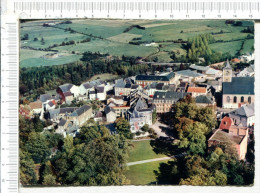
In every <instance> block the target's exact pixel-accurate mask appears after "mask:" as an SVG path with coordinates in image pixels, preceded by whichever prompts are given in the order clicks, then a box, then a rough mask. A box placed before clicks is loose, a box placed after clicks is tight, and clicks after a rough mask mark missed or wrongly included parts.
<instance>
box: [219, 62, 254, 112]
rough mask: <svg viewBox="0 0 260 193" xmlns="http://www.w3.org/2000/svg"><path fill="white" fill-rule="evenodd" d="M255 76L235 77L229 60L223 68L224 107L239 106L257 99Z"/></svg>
mask: <svg viewBox="0 0 260 193" xmlns="http://www.w3.org/2000/svg"><path fill="white" fill-rule="evenodd" d="M254 82H255V78H254V77H233V76H232V68H231V66H230V64H229V62H228V61H226V63H225V68H224V69H223V83H222V107H223V108H239V107H241V106H242V105H243V104H251V103H254V101H255V91H254Z"/></svg>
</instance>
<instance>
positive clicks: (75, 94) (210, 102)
mask: <svg viewBox="0 0 260 193" xmlns="http://www.w3.org/2000/svg"><path fill="white" fill-rule="evenodd" d="M242 59H243V58H242ZM242 59H237V60H242ZM243 60H246V59H245V58H244V59H243ZM231 62H233V63H236V62H237V61H236V60H234V59H233V60H232V61H231ZM222 64H223V63H222ZM168 70H169V69H168ZM216 93H220V94H222V95H221V96H222V99H221V100H222V101H220V104H222V105H220V106H219V107H221V108H222V109H233V111H231V112H230V113H229V114H228V115H227V117H224V118H223V120H222V121H221V124H220V127H219V129H217V131H216V132H214V134H213V135H212V137H211V138H210V139H209V146H213V145H215V144H217V143H220V142H221V138H222V137H221V136H223V135H225V136H226V137H229V138H230V139H232V140H233V141H234V143H235V144H236V148H237V150H238V152H239V156H240V159H244V157H245V153H246V145H247V138H248V131H249V130H248V129H249V128H251V127H252V125H253V124H254V100H255V96H254V65H250V66H249V67H246V68H245V69H243V70H242V71H241V72H239V73H237V74H235V73H233V71H232V67H231V65H230V63H229V61H228V60H227V61H226V62H224V68H223V70H218V69H216V68H214V65H211V66H198V65H195V64H192V65H190V66H189V69H186V70H180V71H176V72H173V71H171V70H169V71H168V72H164V73H159V72H158V73H154V74H145V75H137V76H135V77H128V78H122V79H118V80H115V81H114V82H110V83H109V82H104V81H101V80H100V79H98V80H94V81H89V82H85V83H82V84H81V85H79V86H77V85H73V84H69V83H68V84H64V85H61V86H59V87H58V88H57V89H56V92H55V94H53V95H49V94H43V95H40V97H39V99H38V100H37V101H35V102H31V103H29V104H28V105H20V110H19V112H20V114H21V115H23V116H25V117H26V118H28V119H30V118H32V117H33V116H34V115H35V114H38V115H39V116H40V118H41V119H42V120H50V121H51V122H52V123H53V125H52V126H53V127H54V128H55V129H56V132H57V133H60V134H63V135H67V134H69V135H72V136H75V135H76V133H77V132H79V130H80V127H81V126H82V125H84V124H85V123H86V121H88V120H89V119H90V118H93V119H94V120H95V121H97V122H102V123H103V124H113V123H114V122H115V121H116V120H117V119H118V118H119V117H123V118H125V119H127V120H128V121H129V123H130V129H131V132H132V133H137V132H140V131H141V128H142V127H143V126H144V125H145V124H147V125H149V126H150V125H152V124H153V113H155V112H156V113H157V114H163V113H169V112H172V105H173V104H175V103H176V102H177V101H179V100H180V99H182V98H184V97H185V96H186V95H191V96H192V97H193V98H194V99H195V102H196V104H197V105H199V106H204V107H206V106H208V107H212V108H213V109H214V110H216V109H217V103H216V99H215V94H216ZM80 101H83V104H86V105H82V106H80V107H77V106H76V104H77V103H78V102H80ZM93 101H100V104H101V105H99V107H98V108H97V109H96V108H95V109H94V110H93V109H92V106H91V102H93ZM62 104H67V107H61V106H62ZM87 104H89V105H87ZM73 105H75V106H73ZM225 112H226V111H225ZM143 135H145V133H143ZM143 135H142V136H143ZM219 136H220V137H219ZM239 139H240V140H239ZM244 140H246V142H244Z"/></svg>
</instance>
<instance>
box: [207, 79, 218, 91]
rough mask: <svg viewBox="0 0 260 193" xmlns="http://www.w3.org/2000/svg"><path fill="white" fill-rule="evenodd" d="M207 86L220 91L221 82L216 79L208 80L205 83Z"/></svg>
mask: <svg viewBox="0 0 260 193" xmlns="http://www.w3.org/2000/svg"><path fill="white" fill-rule="evenodd" d="M206 84H207V85H208V86H209V87H210V86H211V87H212V88H214V89H215V92H221V91H222V82H221V81H218V80H208V81H207V83H206Z"/></svg>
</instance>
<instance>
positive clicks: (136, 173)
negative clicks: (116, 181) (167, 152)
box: [124, 160, 168, 185]
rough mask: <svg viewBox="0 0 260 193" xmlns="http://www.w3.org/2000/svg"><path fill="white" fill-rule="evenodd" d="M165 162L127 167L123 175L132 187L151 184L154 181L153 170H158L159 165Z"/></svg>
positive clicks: (165, 161)
mask: <svg viewBox="0 0 260 193" xmlns="http://www.w3.org/2000/svg"><path fill="white" fill-rule="evenodd" d="M167 162H168V160H164V161H155V162H149V163H144V164H137V165H133V166H129V168H128V170H127V171H125V172H124V174H125V176H126V178H127V179H129V180H131V184H132V185H147V184H151V183H154V182H155V181H156V177H155V174H154V170H158V168H159V165H160V163H167Z"/></svg>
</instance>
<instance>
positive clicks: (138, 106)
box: [127, 97, 155, 133]
mask: <svg viewBox="0 0 260 193" xmlns="http://www.w3.org/2000/svg"><path fill="white" fill-rule="evenodd" d="M154 110H155V106H153V105H148V101H147V100H146V99H144V98H142V97H139V98H137V99H136V101H135V102H134V103H133V104H132V106H131V108H130V109H129V110H128V111H127V119H128V120H129V124H130V130H131V132H132V133H136V132H137V131H140V129H141V128H142V127H143V126H144V125H145V124H147V125H152V124H153V123H152V114H153V111H154Z"/></svg>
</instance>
